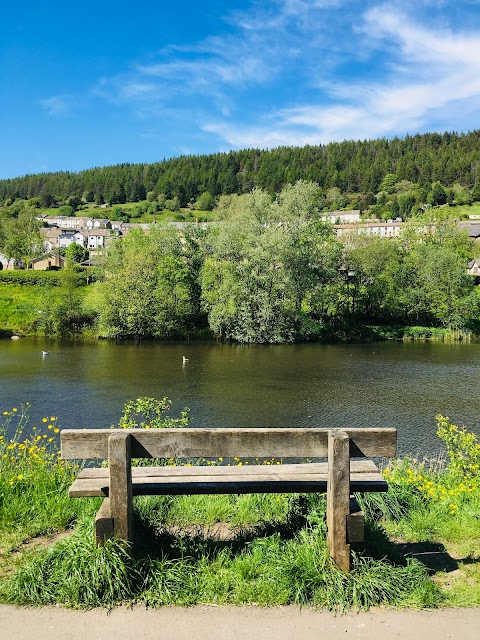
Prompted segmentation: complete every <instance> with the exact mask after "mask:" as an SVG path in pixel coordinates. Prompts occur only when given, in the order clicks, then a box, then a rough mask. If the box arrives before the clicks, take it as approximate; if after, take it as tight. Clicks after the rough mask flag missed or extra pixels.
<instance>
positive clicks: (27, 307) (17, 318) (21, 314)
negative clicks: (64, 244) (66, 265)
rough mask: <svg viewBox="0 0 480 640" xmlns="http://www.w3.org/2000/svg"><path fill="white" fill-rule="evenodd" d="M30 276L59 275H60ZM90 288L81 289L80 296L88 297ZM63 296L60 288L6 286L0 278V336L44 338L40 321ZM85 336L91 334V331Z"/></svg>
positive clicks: (13, 284)
mask: <svg viewBox="0 0 480 640" xmlns="http://www.w3.org/2000/svg"><path fill="white" fill-rule="evenodd" d="M22 273H23V272H22ZM31 273H37V274H38V273H40V274H41V273H54V274H55V275H57V272H41V271H39V272H31ZM87 289H88V287H78V289H77V291H78V293H79V295H80V296H81V297H85V295H86V293H87ZM63 295H64V294H63V292H62V290H61V288H60V287H53V286H43V285H41V286H40V285H37V284H15V283H6V282H2V281H1V279H0V335H1V334H4V335H7V336H8V335H12V334H14V333H17V334H20V335H24V336H28V335H43V333H42V329H41V327H40V326H39V324H38V322H39V320H40V319H41V317H42V314H46V313H48V311H49V309H50V308H51V307H52V305H53V306H55V305H56V304H58V303H60V302H61V301H62V296H63ZM85 334H86V335H87V334H88V330H86V331H85Z"/></svg>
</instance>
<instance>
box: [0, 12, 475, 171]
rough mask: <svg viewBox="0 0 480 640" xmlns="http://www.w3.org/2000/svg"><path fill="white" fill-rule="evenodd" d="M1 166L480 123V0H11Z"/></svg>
mask: <svg viewBox="0 0 480 640" xmlns="http://www.w3.org/2000/svg"><path fill="white" fill-rule="evenodd" d="M0 71H1V76H2V83H1V86H2V89H1V99H0V128H1V137H0V140H1V152H0V178H8V177H14V176H18V175H23V174H26V173H38V172H43V171H59V170H69V171H78V170H81V169H87V168H90V167H94V166H103V165H109V164H117V163H122V162H131V163H135V162H154V161H157V160H162V159H163V158H169V157H172V156H178V155H181V154H191V153H192V154H199V153H211V152H217V151H228V150H230V149H238V148H245V147H260V148H272V147H276V146H279V145H300V146H301V145H305V144H320V143H328V142H331V141H340V140H344V139H365V138H376V137H382V136H383V137H393V136H396V135H397V136H404V135H405V134H407V133H410V134H414V133H417V132H426V131H459V132H460V131H470V130H472V129H478V128H480V0H470V1H466V0H463V1H462V0H460V1H457V2H453V1H440V0H438V1H437V0H416V1H411V0H402V1H401V2H396V1H395V0H392V1H390V2H381V1H374V0H372V1H369V0H366V1H363V2H359V1H356V0H348V1H347V0H270V1H266V0H263V1H260V0H258V1H253V0H230V1H228V2H226V1H225V0H222V1H221V0H204V1H202V2H200V1H199V0H178V1H177V2H172V1H169V2H166V1H165V0H156V1H153V0H152V1H151V2H147V1H146V0H136V2H132V1H131V0H129V1H126V0H115V1H114V0H96V1H95V2H92V1H91V0H83V2H82V3H75V2H73V3H68V2H64V1H62V2H59V1H56V0H55V1H50V0H45V1H44V2H39V1H38V0H24V2H22V4H21V7H20V5H18V8H17V7H16V6H15V4H14V3H6V6H5V7H3V8H2V35H1V36H0Z"/></svg>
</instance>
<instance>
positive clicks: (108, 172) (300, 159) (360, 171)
mask: <svg viewBox="0 0 480 640" xmlns="http://www.w3.org/2000/svg"><path fill="white" fill-rule="evenodd" d="M479 138H480V132H479V131H478V130H477V131H472V132H470V133H467V134H457V133H448V132H447V133H444V134H442V135H439V134H437V133H427V134H423V135H415V136H406V137H405V138H403V139H400V138H394V139H392V140H385V139H383V138H382V139H378V140H363V141H359V140H346V141H344V142H340V143H331V144H327V145H317V146H306V147H295V148H292V147H279V148H277V149H272V150H259V149H244V150H239V151H231V152H229V153H217V154H212V155H208V156H182V157H179V158H172V159H169V160H165V161H163V162H156V163H153V164H122V165H117V166H113V167H102V168H96V169H90V170H87V171H81V172H79V173H68V172H58V173H42V174H38V175H29V176H25V177H22V178H14V179H9V180H1V181H0V200H3V201H7V202H8V201H9V199H11V200H15V199H16V198H22V199H28V198H33V197H40V198H41V200H42V205H43V206H45V207H49V206H52V204H54V203H55V201H56V197H58V199H59V200H60V201H62V202H64V201H66V200H67V198H68V197H70V196H78V195H79V194H80V193H83V198H84V200H86V201H88V202H91V201H92V200H93V199H94V200H95V202H96V203H97V204H101V203H103V202H105V201H107V202H110V203H112V204H113V203H115V202H117V203H123V202H126V201H128V202H139V201H141V200H144V199H145V198H146V196H147V194H148V193H155V194H160V195H161V196H163V197H164V199H163V201H162V202H161V203H160V204H161V205H162V206H163V205H164V202H165V199H167V200H172V199H173V198H174V197H178V199H179V203H180V206H186V205H187V204H188V203H190V201H191V200H192V198H193V202H195V200H196V199H197V198H198V197H199V195H200V194H202V193H204V192H206V191H208V192H209V193H210V194H212V196H213V197H214V198H217V197H218V196H220V195H222V194H232V193H237V194H242V193H249V192H250V191H251V190H252V189H253V188H255V187H258V188H261V189H263V190H266V191H268V192H269V193H270V194H272V195H273V194H275V193H278V192H280V191H281V190H282V188H283V187H284V186H285V185H286V184H288V183H291V184H293V183H295V182H296V181H298V180H306V181H315V182H317V184H318V185H319V186H320V187H321V188H322V190H323V192H324V194H326V201H325V202H324V203H323V204H325V205H326V206H327V207H328V208H330V209H331V210H336V209H339V208H343V207H345V206H346V205H348V203H349V202H351V201H352V200H353V199H354V198H352V194H364V195H366V194H369V193H377V192H378V191H380V190H384V191H386V192H387V193H388V194H389V195H392V194H393V191H395V190H396V191H397V192H398V193H401V192H402V191H400V190H399V189H405V186H404V185H405V183H408V182H410V183H412V184H417V185H427V184H430V185H431V184H432V182H434V181H440V182H441V183H442V184H443V185H454V184H455V183H459V184H461V185H463V186H464V187H465V188H466V189H467V190H470V189H472V188H473V194H472V198H473V199H474V200H477V199H478V198H477V197H476V196H477V195H478V193H480V191H479V188H478V185H476V182H477V167H478V163H479V161H480V151H479V144H478V141H479ZM386 171H389V172H390V173H388V174H387V175H386ZM397 185H403V186H400V187H398V186H397ZM392 189H393V191H392ZM407 190H409V189H408V188H407ZM429 191H430V187H428V189H427V192H426V193H425V194H424V196H422V194H421V193H420V190H419V191H418V197H419V202H421V204H424V203H425V202H426V201H427V196H428V192H429ZM52 194H55V197H54V196H53V195H52ZM150 197H152V196H150ZM67 204H68V202H67ZM322 206H323V205H322Z"/></svg>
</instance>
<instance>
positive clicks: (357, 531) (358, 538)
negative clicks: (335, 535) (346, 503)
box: [347, 497, 365, 542]
mask: <svg viewBox="0 0 480 640" xmlns="http://www.w3.org/2000/svg"><path fill="white" fill-rule="evenodd" d="M347 540H348V542H363V541H364V540H365V517H364V515H363V511H362V510H361V509H360V505H359V504H358V502H357V499H356V498H353V497H351V498H350V513H349V515H348V517H347Z"/></svg>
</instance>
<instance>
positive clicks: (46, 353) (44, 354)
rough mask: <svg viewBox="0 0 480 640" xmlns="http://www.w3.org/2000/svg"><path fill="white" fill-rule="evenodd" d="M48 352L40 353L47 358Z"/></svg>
mask: <svg viewBox="0 0 480 640" xmlns="http://www.w3.org/2000/svg"><path fill="white" fill-rule="evenodd" d="M49 353H50V351H42V356H48V355H49Z"/></svg>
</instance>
